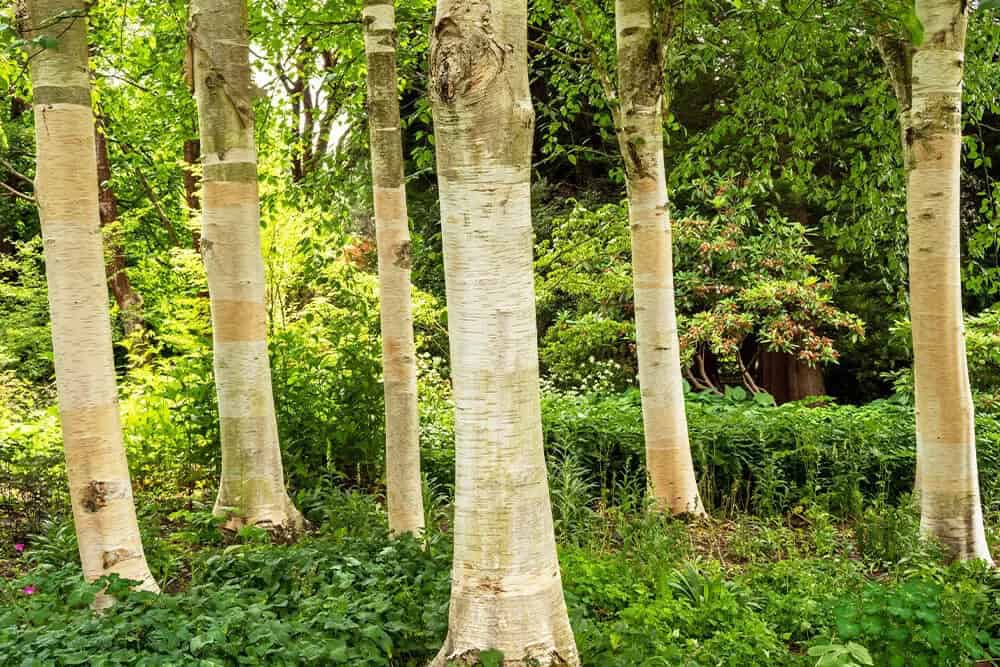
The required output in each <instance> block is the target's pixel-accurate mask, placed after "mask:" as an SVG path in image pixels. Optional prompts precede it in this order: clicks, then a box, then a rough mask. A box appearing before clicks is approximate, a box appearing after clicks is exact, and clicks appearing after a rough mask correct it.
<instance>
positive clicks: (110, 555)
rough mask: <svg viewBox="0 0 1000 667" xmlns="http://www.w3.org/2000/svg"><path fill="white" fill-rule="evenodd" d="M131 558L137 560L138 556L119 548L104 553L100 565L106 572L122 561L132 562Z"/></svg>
mask: <svg viewBox="0 0 1000 667" xmlns="http://www.w3.org/2000/svg"><path fill="white" fill-rule="evenodd" d="M133 558H139V554H138V553H136V552H134V551H129V550H128V549H123V548H120V547H119V548H118V549H111V550H110V551H105V552H104V554H103V555H102V557H101V565H102V566H103V567H104V569H105V570H108V569H110V568H112V567H114V566H115V565H117V564H118V563H121V562H122V561H126V560H132V559H133Z"/></svg>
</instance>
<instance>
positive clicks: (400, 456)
mask: <svg viewBox="0 0 1000 667" xmlns="http://www.w3.org/2000/svg"><path fill="white" fill-rule="evenodd" d="M392 3H393V0H366V1H365V7H364V26H365V56H366V58H367V61H368V112H369V113H368V124H369V129H370V135H371V158H372V185H373V188H374V200H375V234H376V239H377V242H378V276H379V303H380V307H381V320H382V369H383V375H384V376H385V484H386V491H387V496H388V506H389V529H390V530H391V531H392V533H393V534H401V533H408V532H412V533H419V532H421V531H422V530H423V528H424V503H423V493H422V489H421V483H420V422H419V419H418V415H417V356H416V349H415V346H414V342H413V314H412V305H411V303H410V299H411V297H410V230H409V219H408V217H407V214H406V186H405V183H404V177H403V140H402V135H401V133H400V127H399V93H398V90H399V89H398V83H397V81H396V43H395V42H396V19H395V11H394V8H393V4H392Z"/></svg>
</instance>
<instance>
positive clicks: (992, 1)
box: [976, 0, 1000, 11]
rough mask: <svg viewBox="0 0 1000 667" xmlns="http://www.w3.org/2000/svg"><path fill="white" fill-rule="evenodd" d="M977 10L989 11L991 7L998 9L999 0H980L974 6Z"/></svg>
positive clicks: (999, 7) (999, 6)
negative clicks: (980, 0)
mask: <svg viewBox="0 0 1000 667" xmlns="http://www.w3.org/2000/svg"><path fill="white" fill-rule="evenodd" d="M976 9H977V10H979V11H990V10H993V9H1000V0H982V2H980V3H979V5H978V6H977V7H976Z"/></svg>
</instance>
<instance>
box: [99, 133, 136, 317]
mask: <svg viewBox="0 0 1000 667" xmlns="http://www.w3.org/2000/svg"><path fill="white" fill-rule="evenodd" d="M94 144H95V147H96V151H97V183H98V194H97V196H98V201H99V202H100V213H101V228H102V229H103V228H105V227H107V226H108V225H113V224H114V223H116V222H118V198H117V197H116V196H115V192H114V190H112V189H111V160H110V159H109V158H108V142H107V139H106V138H105V136H104V127H103V122H102V121H101V120H100V119H97V121H96V122H95V124H94ZM110 246H111V256H110V257H109V258H108V260H107V263H106V265H105V270H106V271H107V274H108V285H110V286H111V295H112V296H113V297H114V299H115V303H116V304H118V310H119V311H121V314H122V327H123V328H124V329H125V333H126V335H128V334H131V333H133V332H135V331H139V330H141V329H142V325H143V322H142V298H141V297H140V296H139V294H138V293H137V292H136V291H135V289H133V288H132V283H131V282H130V281H129V279H128V273H126V271H125V251H124V249H123V248H122V247H121V244H119V243H116V242H114V241H112V242H111V243H110Z"/></svg>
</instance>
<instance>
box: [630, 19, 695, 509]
mask: <svg viewBox="0 0 1000 667" xmlns="http://www.w3.org/2000/svg"><path fill="white" fill-rule="evenodd" d="M664 11H666V10H664ZM615 29H616V34H617V44H618V79H619V85H618V87H619V90H620V95H619V97H620V100H621V107H620V108H619V110H618V112H617V119H616V120H617V124H618V125H619V127H620V128H621V129H620V130H619V133H618V140H619V146H620V148H621V152H622V158H623V159H624V161H625V173H626V179H627V185H628V205H629V206H628V208H629V223H630V228H631V236H632V273H633V283H634V292H635V329H636V347H637V351H638V357H639V388H640V391H641V395H642V422H643V432H644V434H645V442H646V470H647V473H648V475H649V482H650V489H651V491H652V494H653V498H654V500H655V502H656V505H657V507H658V508H659V509H662V510H664V511H669V512H671V513H672V514H685V513H687V514H694V515H703V514H704V513H705V510H704V508H703V506H702V503H701V496H700V494H699V493H698V484H697V481H696V480H695V475H694V464H693V462H692V460H691V445H690V442H689V441H688V430H687V416H686V415H685V407H684V383H683V377H682V374H681V357H680V343H679V341H678V335H677V315H676V312H675V308H674V277H673V247H672V246H673V243H672V240H671V234H670V203H669V200H668V198H667V183H666V172H665V169H664V162H663V121H662V117H661V113H662V112H661V108H662V103H663V92H662V86H663V75H662V72H661V69H662V67H661V63H660V53H661V49H660V48H659V47H658V45H657V42H656V38H655V33H654V25H653V12H652V3H651V2H650V0H618V1H617V2H616V3H615Z"/></svg>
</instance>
